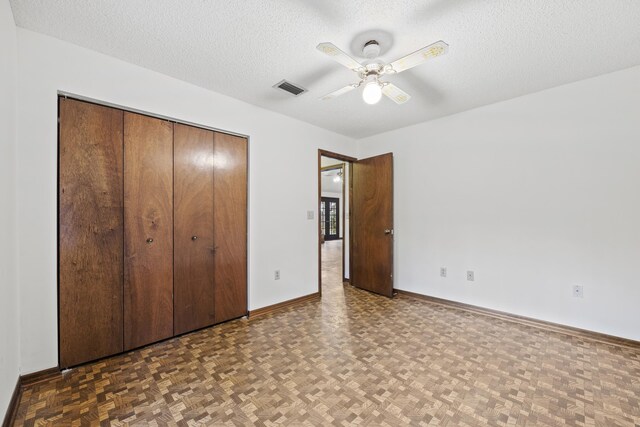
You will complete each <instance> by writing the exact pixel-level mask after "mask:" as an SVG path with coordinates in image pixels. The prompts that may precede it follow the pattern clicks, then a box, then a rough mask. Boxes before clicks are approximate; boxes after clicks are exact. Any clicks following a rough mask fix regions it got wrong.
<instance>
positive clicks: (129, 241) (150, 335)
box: [124, 112, 173, 350]
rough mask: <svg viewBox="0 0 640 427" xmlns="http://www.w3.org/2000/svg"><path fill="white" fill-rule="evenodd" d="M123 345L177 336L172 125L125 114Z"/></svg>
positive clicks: (145, 117)
mask: <svg viewBox="0 0 640 427" xmlns="http://www.w3.org/2000/svg"><path fill="white" fill-rule="evenodd" d="M124 167H125V171H124V206H125V209H124V224H125V234H124V240H125V245H124V248H125V249H124V251H125V253H124V255H125V276H124V277H125V278H124V347H125V350H129V349H132V348H135V347H140V346H142V345H145V344H149V343H152V342H155V341H159V340H161V339H164V338H168V337H171V336H172V335H173V124H172V123H170V122H167V121H165V120H161V119H156V118H152V117H147V116H143V115H140V114H134V113H129V112H125V113H124Z"/></svg>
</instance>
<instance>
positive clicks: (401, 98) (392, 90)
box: [382, 83, 411, 104]
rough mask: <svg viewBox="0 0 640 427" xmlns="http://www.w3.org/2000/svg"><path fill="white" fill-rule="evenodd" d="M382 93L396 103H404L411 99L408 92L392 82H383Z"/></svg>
mask: <svg viewBox="0 0 640 427" xmlns="http://www.w3.org/2000/svg"><path fill="white" fill-rule="evenodd" d="M382 93H384V94H385V96H387V98H389V99H391V100H392V101H393V102H395V103H396V104H404V103H405V102H407V101H408V100H410V99H411V96H409V94H408V93H406V92H405V91H403V90H402V89H400V88H398V86H396V85H394V84H393V83H385V84H384V86H383V87H382Z"/></svg>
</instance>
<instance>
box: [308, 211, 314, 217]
mask: <svg viewBox="0 0 640 427" xmlns="http://www.w3.org/2000/svg"><path fill="white" fill-rule="evenodd" d="M313 213H314V212H313V211H307V219H313V216H314V215H313Z"/></svg>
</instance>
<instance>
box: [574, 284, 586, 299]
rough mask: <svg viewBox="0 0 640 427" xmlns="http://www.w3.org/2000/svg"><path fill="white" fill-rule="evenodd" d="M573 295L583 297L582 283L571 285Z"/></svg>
mask: <svg viewBox="0 0 640 427" xmlns="http://www.w3.org/2000/svg"><path fill="white" fill-rule="evenodd" d="M573 296H574V297H575V298H583V297H584V293H583V289H582V285H575V286H574V287H573Z"/></svg>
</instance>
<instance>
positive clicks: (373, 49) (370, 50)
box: [362, 40, 380, 59]
mask: <svg viewBox="0 0 640 427" xmlns="http://www.w3.org/2000/svg"><path fill="white" fill-rule="evenodd" d="M362 54H363V55H364V57H365V58H369V59H373V58H377V57H378V55H380V44H378V42H377V41H375V40H369V41H368V42H366V43H365V44H364V47H363V48H362Z"/></svg>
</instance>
